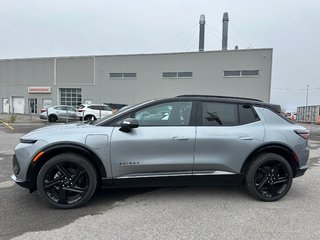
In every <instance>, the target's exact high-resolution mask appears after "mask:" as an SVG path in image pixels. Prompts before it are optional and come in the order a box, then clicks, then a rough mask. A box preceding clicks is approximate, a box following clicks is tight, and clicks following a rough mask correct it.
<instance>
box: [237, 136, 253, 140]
mask: <svg viewBox="0 0 320 240" xmlns="http://www.w3.org/2000/svg"><path fill="white" fill-rule="evenodd" d="M239 139H240V140H253V139H254V138H253V137H249V136H246V137H239Z"/></svg>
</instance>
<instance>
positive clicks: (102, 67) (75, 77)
mask: <svg viewBox="0 0 320 240" xmlns="http://www.w3.org/2000/svg"><path fill="white" fill-rule="evenodd" d="M271 69H272V49H248V50H224V51H204V52H184V53H164V54H138V55H137V54H135V55H105V56H83V57H82V56H81V57H52V58H33V59H5V60H0V99H1V105H0V112H15V113H39V111H40V109H41V108H44V107H48V106H51V105H57V104H67V105H73V106H77V105H79V104H80V103H85V102H87V103H90V102H91V103H105V102H113V103H124V104H130V105H131V104H134V103H137V102H140V101H143V100H147V99H152V98H158V97H169V96H176V95H181V94H207V95H228V96H238V97H249V98H258V99H261V100H264V101H267V102H268V101H269V100H270V86H271Z"/></svg>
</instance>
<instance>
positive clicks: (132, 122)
mask: <svg viewBox="0 0 320 240" xmlns="http://www.w3.org/2000/svg"><path fill="white" fill-rule="evenodd" d="M137 127H139V123H138V120H137V119H135V118H126V119H125V120H123V121H122V123H121V127H120V129H119V130H120V131H122V132H126V133H128V132H130V131H131V129H132V128H137Z"/></svg>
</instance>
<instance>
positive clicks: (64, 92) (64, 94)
mask: <svg viewBox="0 0 320 240" xmlns="http://www.w3.org/2000/svg"><path fill="white" fill-rule="evenodd" d="M60 103H61V105H69V106H74V107H76V106H79V105H80V104H81V103H82V94H81V88H60Z"/></svg>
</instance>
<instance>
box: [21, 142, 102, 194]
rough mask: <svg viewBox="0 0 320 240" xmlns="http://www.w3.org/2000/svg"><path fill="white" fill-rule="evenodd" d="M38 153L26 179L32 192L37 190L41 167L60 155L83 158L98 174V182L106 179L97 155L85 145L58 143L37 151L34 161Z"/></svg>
mask: <svg viewBox="0 0 320 240" xmlns="http://www.w3.org/2000/svg"><path fill="white" fill-rule="evenodd" d="M40 152H43V154H42V155H40V157H39V158H38V159H37V160H36V162H31V163H30V165H29V168H28V171H27V179H28V180H29V181H30V187H29V189H30V191H31V192H33V191H35V190H36V189H37V187H36V186H37V177H38V174H39V171H40V169H41V167H42V166H43V165H44V164H45V163H46V162H47V161H49V160H50V159H51V158H52V157H54V156H57V155H59V154H62V153H76V154H79V155H81V156H85V157H86V158H87V159H88V160H89V162H90V163H91V164H92V165H93V166H94V168H95V169H96V172H97V174H98V182H99V181H100V180H101V179H102V178H106V177H107V174H106V169H105V167H104V165H103V163H102V161H101V159H100V158H99V157H98V155H97V154H96V153H95V152H94V151H93V150H91V149H90V148H88V147H87V146H86V145H83V144H80V143H73V142H60V143H58V144H54V145H50V146H47V147H45V148H43V149H41V150H39V151H38V152H37V153H36V154H35V155H34V156H33V157H32V159H34V158H35V157H36V156H37V155H38V154H39V153H40Z"/></svg>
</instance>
